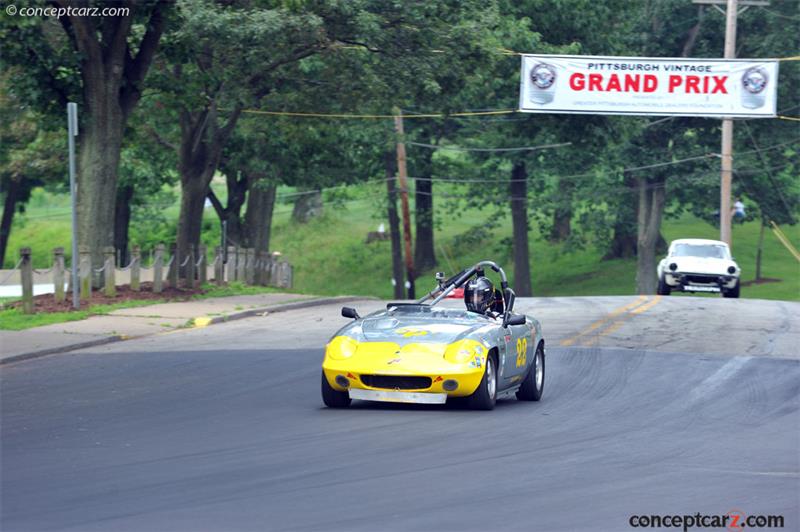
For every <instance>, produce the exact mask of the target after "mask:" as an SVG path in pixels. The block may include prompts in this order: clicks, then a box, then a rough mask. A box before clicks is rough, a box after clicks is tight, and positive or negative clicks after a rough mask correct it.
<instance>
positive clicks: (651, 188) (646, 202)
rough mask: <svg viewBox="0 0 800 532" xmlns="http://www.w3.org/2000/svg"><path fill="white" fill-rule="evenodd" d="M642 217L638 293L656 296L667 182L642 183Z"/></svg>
mask: <svg viewBox="0 0 800 532" xmlns="http://www.w3.org/2000/svg"><path fill="white" fill-rule="evenodd" d="M638 181H639V217H638V237H637V251H638V253H637V254H636V292H637V293H638V294H655V293H656V285H657V282H658V280H657V279H656V244H657V243H658V239H659V237H660V236H661V220H662V217H663V214H664V203H665V199H666V198H665V191H664V186H663V185H664V182H665V181H664V179H658V180H651V181H650V182H648V180H647V179H645V178H640V179H639V180H638Z"/></svg>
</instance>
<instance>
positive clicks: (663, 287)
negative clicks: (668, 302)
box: [656, 275, 672, 296]
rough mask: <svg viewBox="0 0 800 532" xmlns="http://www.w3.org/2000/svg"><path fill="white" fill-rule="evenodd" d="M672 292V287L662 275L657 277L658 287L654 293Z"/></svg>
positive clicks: (663, 294) (661, 294) (662, 294)
mask: <svg viewBox="0 0 800 532" xmlns="http://www.w3.org/2000/svg"><path fill="white" fill-rule="evenodd" d="M671 292H672V287H671V286H670V285H668V284H667V282H666V281H665V280H664V276H663V275H662V276H661V277H659V278H658V288H656V293H657V294H658V295H660V296H668V295H669V294H670V293H671Z"/></svg>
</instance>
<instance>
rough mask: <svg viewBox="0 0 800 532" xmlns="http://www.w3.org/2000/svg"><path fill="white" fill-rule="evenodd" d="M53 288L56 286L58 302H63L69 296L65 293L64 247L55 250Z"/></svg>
mask: <svg viewBox="0 0 800 532" xmlns="http://www.w3.org/2000/svg"><path fill="white" fill-rule="evenodd" d="M53 288H55V300H56V303H61V302H63V301H64V300H66V298H67V294H66V293H64V248H55V249H54V250H53Z"/></svg>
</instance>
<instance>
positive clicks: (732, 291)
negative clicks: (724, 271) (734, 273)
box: [722, 279, 740, 298]
mask: <svg viewBox="0 0 800 532" xmlns="http://www.w3.org/2000/svg"><path fill="white" fill-rule="evenodd" d="M739 286H740V285H739V280H738V279H737V280H736V285H734V287H733V288H723V289H722V297H733V298H738V297H739Z"/></svg>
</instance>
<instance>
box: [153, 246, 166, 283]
mask: <svg viewBox="0 0 800 532" xmlns="http://www.w3.org/2000/svg"><path fill="white" fill-rule="evenodd" d="M162 290H164V244H158V245H157V246H156V253H155V255H154V256H153V292H154V293H156V294H159V293H161V291H162Z"/></svg>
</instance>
